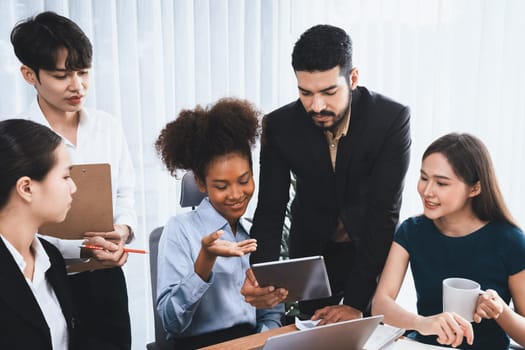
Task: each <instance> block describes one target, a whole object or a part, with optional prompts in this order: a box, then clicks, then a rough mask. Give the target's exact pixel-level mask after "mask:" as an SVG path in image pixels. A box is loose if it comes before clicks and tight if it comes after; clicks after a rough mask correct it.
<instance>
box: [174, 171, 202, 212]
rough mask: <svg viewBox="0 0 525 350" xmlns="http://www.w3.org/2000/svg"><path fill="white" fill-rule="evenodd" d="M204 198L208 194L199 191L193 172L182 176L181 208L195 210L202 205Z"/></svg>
mask: <svg viewBox="0 0 525 350" xmlns="http://www.w3.org/2000/svg"><path fill="white" fill-rule="evenodd" d="M204 197H206V193H203V192H201V191H200V190H199V187H198V186H197V182H196V181H195V175H194V174H193V172H192V171H188V172H186V173H185V174H184V176H182V182H181V186H180V206H181V207H183V208H187V207H192V208H195V207H196V206H198V205H199V204H200V202H201V201H202V199H203V198H204Z"/></svg>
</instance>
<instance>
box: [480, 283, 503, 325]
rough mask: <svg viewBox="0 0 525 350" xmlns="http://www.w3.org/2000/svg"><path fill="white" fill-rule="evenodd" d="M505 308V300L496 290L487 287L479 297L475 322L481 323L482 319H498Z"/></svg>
mask: <svg viewBox="0 0 525 350" xmlns="http://www.w3.org/2000/svg"><path fill="white" fill-rule="evenodd" d="M504 309H505V302H504V301H503V299H501V297H500V296H499V295H498V293H497V292H496V291H495V290H492V289H487V290H486V291H485V292H483V294H481V295H480V296H479V298H478V304H477V306H476V312H475V313H474V322H476V323H480V322H481V320H482V319H484V318H486V319H494V320H497V319H498V318H499V317H500V315H501V314H502V313H503V310H504Z"/></svg>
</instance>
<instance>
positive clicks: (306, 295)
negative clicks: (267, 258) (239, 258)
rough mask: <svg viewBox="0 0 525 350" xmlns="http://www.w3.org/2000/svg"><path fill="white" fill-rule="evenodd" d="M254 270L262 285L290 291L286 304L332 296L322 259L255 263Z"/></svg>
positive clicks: (320, 257)
mask: <svg viewBox="0 0 525 350" xmlns="http://www.w3.org/2000/svg"><path fill="white" fill-rule="evenodd" d="M252 270H253V273H254V274H255V277H256V278H257V282H259V285H260V286H262V287H265V286H274V287H276V288H285V289H287V290H288V297H287V298H286V300H285V301H302V300H311V299H320V298H328V297H330V296H332V291H331V289H330V282H329V280H328V274H327V273H326V266H325V263H324V259H323V257H322V256H309V257H305V258H297V259H289V260H278V261H271V262H265V263H259V264H253V265H252Z"/></svg>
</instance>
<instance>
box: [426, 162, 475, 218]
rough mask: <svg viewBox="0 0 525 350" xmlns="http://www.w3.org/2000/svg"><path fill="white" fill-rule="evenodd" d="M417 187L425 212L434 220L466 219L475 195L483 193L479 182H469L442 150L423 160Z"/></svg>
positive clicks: (470, 212) (469, 213) (470, 211)
mask: <svg viewBox="0 0 525 350" xmlns="http://www.w3.org/2000/svg"><path fill="white" fill-rule="evenodd" d="M417 190H418V192H419V195H420V197H421V200H422V201H423V207H424V214H425V216H426V217H427V218H429V219H431V220H443V219H454V220H456V219H459V220H462V219H464V218H466V217H467V216H471V215H472V204H471V199H472V197H475V196H477V195H478V194H479V193H480V187H479V183H477V184H475V185H474V186H469V185H467V184H466V183H465V182H464V181H463V180H462V179H461V178H459V177H458V176H457V175H456V174H455V172H454V170H453V168H452V167H451V165H450V163H449V162H448V160H447V158H446V157H445V156H444V155H443V154H442V153H432V154H430V155H429V156H427V157H426V158H425V159H424V160H423V163H422V165H421V175H420V178H419V181H418V184H417Z"/></svg>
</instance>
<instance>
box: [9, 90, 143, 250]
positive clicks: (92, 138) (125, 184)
mask: <svg viewBox="0 0 525 350" xmlns="http://www.w3.org/2000/svg"><path fill="white" fill-rule="evenodd" d="M18 117H19V118H24V119H29V120H31V121H34V122H36V123H39V124H42V125H45V126H47V127H49V128H51V126H50V125H49V123H48V121H47V119H46V118H45V117H44V114H43V113H42V110H41V109H40V106H39V105H38V99H36V98H35V100H34V101H33V103H31V105H30V106H29V107H28V109H26V110H25V111H24V112H23V113H22V114H20V115H19V116H18ZM57 134H58V133H57ZM59 135H60V134H59ZM61 136H62V135H61ZM62 139H63V140H64V142H65V144H66V146H67V149H68V150H69V154H70V155H71V160H72V163H73V164H90V163H91V164H92V163H109V164H110V166H111V183H112V192H113V221H114V223H115V224H122V225H128V226H129V227H130V228H131V230H132V232H133V231H135V228H136V226H137V218H136V213H135V209H134V191H135V173H134V169H133V164H132V162H131V157H130V154H129V150H128V144H127V142H126V138H125V136H124V132H123V130H122V128H121V126H120V124H119V123H118V121H117V120H116V119H115V118H114V117H113V116H111V115H110V114H108V113H106V112H103V111H98V110H92V109H87V108H83V109H81V110H80V120H79V124H78V131H77V144H76V146H75V145H74V144H72V143H71V142H70V141H69V140H67V139H66V138H65V137H62ZM45 238H46V239H47V240H48V241H50V242H51V243H53V244H54V245H55V246H56V247H57V248H58V249H59V250H60V252H61V253H62V255H63V256H64V258H65V259H78V258H80V249H79V247H78V246H79V244H81V240H59V239H56V238H53V237H48V236H45Z"/></svg>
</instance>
